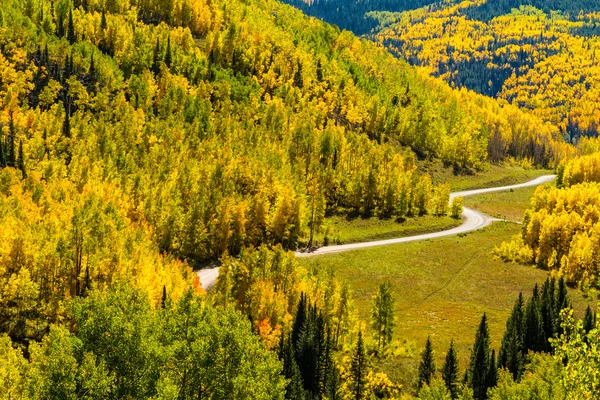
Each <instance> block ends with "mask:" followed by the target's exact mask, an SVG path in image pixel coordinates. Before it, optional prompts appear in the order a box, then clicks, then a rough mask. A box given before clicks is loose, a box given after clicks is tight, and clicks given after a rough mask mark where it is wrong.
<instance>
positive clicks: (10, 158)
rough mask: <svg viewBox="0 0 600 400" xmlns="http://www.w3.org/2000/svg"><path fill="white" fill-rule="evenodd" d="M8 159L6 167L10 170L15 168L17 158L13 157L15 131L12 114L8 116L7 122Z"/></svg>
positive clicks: (15, 138)
mask: <svg viewBox="0 0 600 400" xmlns="http://www.w3.org/2000/svg"><path fill="white" fill-rule="evenodd" d="M8 132H9V136H8V140H9V142H8V158H7V161H6V165H7V166H9V167H12V168H15V167H16V166H17V158H16V155H15V141H16V140H17V130H16V128H15V123H14V121H13V116H12V113H11V114H10V120H9V121H8Z"/></svg>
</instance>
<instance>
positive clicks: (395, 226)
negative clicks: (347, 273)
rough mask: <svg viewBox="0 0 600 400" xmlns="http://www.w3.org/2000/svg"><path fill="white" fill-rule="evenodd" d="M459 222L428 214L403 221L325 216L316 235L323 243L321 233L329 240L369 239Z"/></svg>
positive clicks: (447, 226)
mask: <svg viewBox="0 0 600 400" xmlns="http://www.w3.org/2000/svg"><path fill="white" fill-rule="evenodd" d="M460 223H461V221H460V220H456V219H453V218H451V217H443V218H441V217H434V216H431V215H425V216H422V217H414V218H407V219H406V220H404V221H397V220H396V219H394V218H391V219H380V218H376V217H373V218H361V217H358V218H349V217H345V216H333V217H330V218H327V219H326V221H325V226H327V229H326V231H324V232H322V233H320V234H318V235H317V236H316V238H317V240H318V243H319V244H322V243H324V240H325V236H327V237H328V238H329V244H345V243H357V242H370V241H374V240H384V239H391V238H396V237H401V236H412V235H420V234H423V233H429V232H438V231H442V230H446V229H450V228H453V227H455V226H458V225H460Z"/></svg>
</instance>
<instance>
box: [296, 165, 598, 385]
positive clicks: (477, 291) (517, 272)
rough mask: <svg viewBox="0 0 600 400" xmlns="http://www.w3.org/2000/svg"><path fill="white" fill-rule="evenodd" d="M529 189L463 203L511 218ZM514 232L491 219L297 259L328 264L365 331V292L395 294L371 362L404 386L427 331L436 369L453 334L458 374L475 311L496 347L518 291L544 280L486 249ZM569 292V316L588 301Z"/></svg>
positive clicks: (540, 274)
mask: <svg viewBox="0 0 600 400" xmlns="http://www.w3.org/2000/svg"><path fill="white" fill-rule="evenodd" d="M544 172H546V173H547V171H544ZM506 176H508V175H506ZM535 176H536V175H532V176H530V177H535ZM507 179H508V178H507ZM521 182H523V180H521ZM509 183H512V182H509ZM464 187H465V186H463V188H464ZM453 189H454V190H455V186H454V185H453ZM533 190H534V189H532V188H527V189H517V190H514V191H512V192H505V193H495V194H493V195H479V196H474V197H473V199H469V200H468V201H469V202H468V203H467V204H468V205H469V206H473V207H474V208H476V209H477V210H481V211H483V212H486V213H489V214H490V215H496V216H500V217H502V216H504V217H507V218H508V219H509V220H514V221H518V220H520V219H521V217H522V214H523V212H524V210H525V209H526V208H527V207H528V205H529V195H531V194H532V193H533ZM519 231H520V226H519V225H518V224H516V223H513V222H506V223H504V222H498V223H495V224H494V225H492V226H489V227H487V228H484V229H482V230H480V231H476V232H472V233H468V234H463V235H459V236H453V237H445V238H440V239H433V240H428V241H423V242H413V243H406V244H399V245H391V246H385V247H374V248H368V249H362V250H356V251H349V252H346V253H340V254H328V255H322V256H319V257H315V258H307V259H303V260H302V261H301V262H302V263H303V264H304V265H306V266H307V267H309V268H311V267H315V268H327V269H332V270H333V271H334V272H335V274H336V276H337V277H338V278H339V279H341V280H342V281H345V282H347V283H348V284H349V285H350V287H351V288H352V290H353V299H354V307H355V310H356V313H357V316H358V318H359V320H360V321H362V323H363V324H365V328H366V329H367V331H368V330H369V328H368V327H367V326H368V322H369V321H370V313H371V299H372V296H373V294H374V293H375V291H376V289H377V287H378V286H379V284H380V283H382V282H384V281H386V280H389V281H390V282H391V283H392V287H393V290H394V297H395V299H396V329H395V333H394V338H395V339H394V342H393V345H392V349H391V351H390V353H391V354H390V355H388V356H387V357H385V358H382V359H375V367H376V368H379V369H381V370H383V371H385V372H386V373H387V374H388V375H389V376H390V378H392V379H393V380H394V381H395V382H397V383H400V384H402V385H403V386H404V387H405V389H407V390H408V391H412V389H413V388H414V387H415V385H416V381H415V379H416V372H415V371H416V369H417V368H418V362H419V359H420V352H421V350H422V348H423V346H424V344H425V340H426V339H427V336H431V338H432V341H433V345H434V349H435V351H436V362H437V365H438V367H439V368H441V366H442V363H443V357H444V356H445V352H446V351H447V349H448V346H449V344H450V340H451V339H454V341H455V344H456V346H457V350H458V353H459V359H460V361H461V369H462V371H464V369H465V368H466V366H467V364H468V360H469V356H470V347H471V345H472V343H473V341H474V337H475V330H476V327H477V325H478V324H479V321H480V319H481V316H482V315H483V313H484V312H486V313H487V315H488V318H489V319H488V321H489V326H490V333H491V339H492V346H493V348H495V349H496V350H498V348H499V345H500V341H501V339H502V335H503V333H504V329H505V324H506V319H507V318H508V316H509V314H510V311H511V309H512V307H513V304H514V301H515V300H516V298H517V296H518V294H519V292H523V294H524V295H525V296H526V298H527V297H528V296H530V294H531V290H532V289H533V286H534V285H535V284H536V283H537V284H539V285H541V284H542V283H543V282H544V281H545V279H546V278H547V276H548V273H547V271H542V270H539V269H535V268H533V267H531V266H523V265H518V264H510V263H505V262H502V261H500V260H497V259H495V258H494V256H493V255H492V254H491V252H492V250H493V249H494V247H496V246H497V245H499V244H500V243H502V242H503V241H507V240H509V239H510V238H511V237H512V236H514V235H517V234H519ZM570 295H571V299H572V300H573V303H574V306H575V311H576V315H577V316H579V317H583V312H584V310H585V307H587V305H588V304H592V303H594V300H592V299H587V298H585V297H584V296H583V294H581V292H578V291H575V290H573V291H571V292H570ZM461 373H462V372H461Z"/></svg>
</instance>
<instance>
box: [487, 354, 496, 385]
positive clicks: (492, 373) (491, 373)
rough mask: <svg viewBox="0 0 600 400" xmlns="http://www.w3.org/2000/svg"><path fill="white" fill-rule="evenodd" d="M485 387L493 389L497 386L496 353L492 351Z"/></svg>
mask: <svg viewBox="0 0 600 400" xmlns="http://www.w3.org/2000/svg"><path fill="white" fill-rule="evenodd" d="M486 381H487V382H486V386H487V387H488V388H492V387H495V386H496V385H498V367H497V364H496V352H495V350H493V349H492V355H491V356H490V361H489V363H488V373H487V378H486Z"/></svg>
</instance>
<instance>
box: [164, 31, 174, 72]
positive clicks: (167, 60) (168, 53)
mask: <svg viewBox="0 0 600 400" xmlns="http://www.w3.org/2000/svg"><path fill="white" fill-rule="evenodd" d="M172 62H173V55H172V54H171V37H170V36H169V37H168V38H167V51H166V53H165V65H166V66H167V67H169V68H171V63H172Z"/></svg>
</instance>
